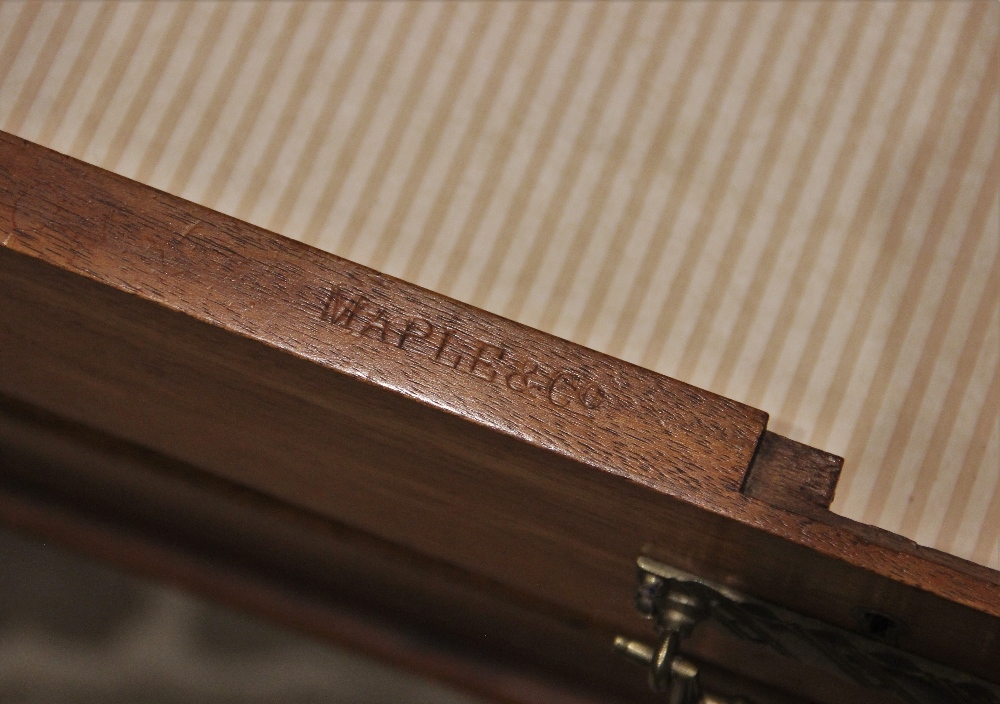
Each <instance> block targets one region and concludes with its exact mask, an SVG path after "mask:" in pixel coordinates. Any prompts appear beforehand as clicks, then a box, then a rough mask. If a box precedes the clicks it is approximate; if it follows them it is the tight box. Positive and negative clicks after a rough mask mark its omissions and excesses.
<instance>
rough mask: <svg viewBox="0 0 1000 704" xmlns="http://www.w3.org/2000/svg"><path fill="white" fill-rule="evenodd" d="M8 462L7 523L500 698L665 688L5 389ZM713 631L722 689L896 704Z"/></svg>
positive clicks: (2, 513) (645, 698)
mask: <svg viewBox="0 0 1000 704" xmlns="http://www.w3.org/2000/svg"><path fill="white" fill-rule="evenodd" d="M0 462H2V464H3V467H4V472H3V473H2V474H0V525H6V526H8V527H10V528H12V529H15V530H18V531H22V532H27V533H30V534H33V535H35V536H38V537H41V538H42V539H44V540H46V541H50V542H53V543H55V544H58V545H64V546H66V547H70V548H73V549H75V550H78V551H81V552H84V553H86V554H89V555H92V556H93V557H96V558H98V559H100V560H102V561H106V562H110V563H112V564H117V565H120V566H123V567H126V568H129V569H131V570H135V571H139V572H141V573H143V574H147V575H150V576H152V577H155V578H157V579H161V580H167V581H169V582H173V583H175V584H179V585H180V586H182V587H185V588H187V589H192V590H195V591H198V592H200V593H203V594H206V595H207V596H210V597H212V598H214V599H216V600H220V601H222V602H224V603H227V604H230V605H232V606H234V607H237V608H241V609H244V610H250V611H252V612H255V613H259V614H261V615H263V616H266V617H268V618H270V619H272V620H276V621H278V622H279V623H282V624H285V625H287V626H290V627H294V628H297V629H300V630H305V631H307V632H310V633H313V634H315V635H317V636H319V637H321V638H324V639H330V640H333V641H335V642H339V643H343V644H345V645H349V646H351V647H354V648H357V649H360V650H363V651H366V652H369V653H371V654H372V655H374V656H377V657H380V658H383V659H388V660H390V661H391V662H394V663H397V664H399V665H401V666H404V667H407V668H409V669H414V670H416V671H418V672H422V673H424V674H426V675H429V676H432V677H437V678H441V679H444V680H446V681H448V682H451V683H452V684H455V685H457V686H462V687H466V688H469V689H471V690H472V691H474V692H476V693H477V694H481V695H485V696H487V697H489V699H490V700H491V701H492V700H496V701H509V702H517V703H518V704H552V703H553V702H564V703H565V704H584V703H586V702H589V703H591V704H597V703H598V702H600V703H601V704H612V703H622V704H623V703H624V702H631V703H633V704H639V703H640V702H650V704H652V703H653V702H656V701H659V697H658V696H657V695H654V694H652V693H650V692H649V691H648V689H647V688H646V685H645V682H644V679H643V678H642V677H637V676H636V675H637V670H636V669H635V668H634V666H632V665H631V664H630V663H628V662H626V661H624V660H622V659H621V658H617V657H608V656H609V642H610V640H611V638H612V637H613V635H614V632H613V631H608V630H606V629H602V628H600V627H595V626H593V625H591V624H588V623H587V622H585V621H582V620H580V619H579V618H578V617H576V616H574V615H573V614H570V613H567V612H565V611H564V610H561V609H559V608H558V607H556V606H554V605H552V604H549V603H545V602H542V601H539V600H526V599H523V598H521V597H519V595H517V594H515V593H513V592H511V591H510V590H508V589H505V588H503V586H502V585H499V584H497V583H495V582H491V581H489V580H484V579H482V578H480V577H477V576H476V575H474V574H470V573H468V572H464V571H462V570H458V569H455V568H454V567H451V566H449V565H446V564H443V563H439V562H435V561H433V560H429V559H427V558H426V557H423V556H421V555H419V554H416V553H414V552H413V551H410V550H408V549H406V548H405V547H403V546H399V545H393V544H390V543H387V542H386V541H383V540H380V539H378V538H375V537H373V536H370V535H368V534H364V533H361V532H359V531H357V530H354V529H352V528H350V527H348V526H345V525H343V524H339V523H337V522H334V521H330V520H328V519H324V518H322V517H319V516H315V515H311V514H308V513H306V512H303V511H302V510H300V509H296V508H294V507H291V506H288V505H287V504H281V503H280V502H276V501H274V500H273V499H270V498H269V497H267V496H264V495H262V494H260V493H258V492H254V491H251V490H246V489H243V488H240V487H237V486H235V485H234V484H232V483H231V482H227V481H225V480H220V479H217V478H214V477H212V476H210V475H207V474H206V473H204V472H201V471H199V470H198V469H196V468H193V467H190V466H185V465H183V464H181V463H178V462H176V461H174V460H171V459H170V458H167V457H164V456H162V455H158V454H156V453H152V452H149V451H147V450H144V449H143V448H139V447H136V446H134V445H130V444H128V443H124V442H122V441H120V440H117V439H115V438H111V437H109V436H107V435H105V434H102V433H99V432H95V431H93V430H91V429H88V428H85V427H83V426H81V425H79V424H73V423H67V422H65V421H63V420H61V419H58V418H56V417H54V416H52V415H51V414H47V413H45V412H43V411H40V410H39V409H35V408H31V407H29V406H26V405H25V404H22V403H19V402H16V401H13V400H11V399H6V398H3V397H0ZM179 517H183V518H182V519H180V518H179ZM708 635H709V638H707V639H705V638H699V640H698V641H691V643H690V645H692V646H693V647H694V649H693V650H692V648H688V647H687V645H686V646H685V649H686V652H687V653H688V655H689V657H694V658H697V659H699V660H702V661H704V660H705V659H706V658H712V657H715V658H718V657H719V655H720V653H719V650H720V648H721V649H724V650H725V652H724V653H723V655H724V657H723V658H722V659H723V661H724V662H725V663H726V666H727V667H726V668H725V669H720V668H718V667H713V666H711V665H708V664H705V665H704V667H703V669H704V670H705V673H704V676H705V678H706V684H707V685H708V686H710V687H711V688H712V689H713V690H714V691H717V692H721V693H731V694H736V693H740V694H743V695H747V696H753V698H754V701H755V702H757V703H758V704H793V703H795V704H802V702H814V703H815V704H836V703H837V702H841V701H847V700H850V701H852V702H854V703H855V704H879V703H882V702H884V696H883V695H884V693H882V692H877V691H875V692H873V691H871V690H865V689H861V688H858V687H857V686H855V685H851V684H849V683H847V682H845V681H843V680H842V679H841V678H839V677H837V676H836V675H834V674H831V673H828V672H823V671H816V670H815V669H814V670H811V671H806V672H793V671H791V670H790V669H789V668H788V667H787V663H785V662H783V661H781V659H780V658H779V657H777V656H772V657H771V658H770V660H771V661H770V662H768V661H766V659H765V662H763V663H762V662H761V660H762V659H761V657H759V656H758V655H757V654H756V653H753V654H751V655H750V656H749V657H748V656H747V654H746V653H744V652H743V651H742V650H741V649H740V648H741V646H742V645H743V644H742V642H739V641H732V640H731V641H730V642H728V643H721V644H720V643H719V642H717V640H718V639H717V638H716V639H714V640H713V639H712V638H711V634H708ZM764 682H767V683H770V684H769V685H766V684H764ZM783 691H784V692H786V693H785V694H782V692H783ZM787 692H795V695H794V696H792V695H790V694H788V693H787Z"/></svg>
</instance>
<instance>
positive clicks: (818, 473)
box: [743, 430, 844, 515]
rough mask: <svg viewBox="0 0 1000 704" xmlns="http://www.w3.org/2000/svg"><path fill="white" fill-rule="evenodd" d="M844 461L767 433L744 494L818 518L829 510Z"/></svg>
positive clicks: (746, 483) (745, 485)
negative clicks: (824, 511) (819, 513)
mask: <svg viewBox="0 0 1000 704" xmlns="http://www.w3.org/2000/svg"><path fill="white" fill-rule="evenodd" d="M843 466H844V460H843V458H841V457H837V456H836V455H831V454H830V453H828V452H822V451H820V450H817V449H815V448H813V447H809V446H808V445H803V444H802V443H800V442H795V441H794V440H789V439H788V438H784V437H782V436H780V435H777V434H776V433H772V432H771V431H769V430H768V431H766V432H765V433H764V437H762V438H761V441H760V445H759V446H758V447H757V455H756V456H755V457H754V462H753V465H752V466H751V467H750V471H748V472H747V474H746V480H745V481H744V482H743V494H744V495H746V496H750V497H753V498H755V499H760V500H761V501H766V502H768V503H769V504H771V505H772V506H777V507H778V508H783V509H787V510H789V511H795V512H796V513H805V514H806V515H816V514H817V513H818V511H817V509H818V510H819V512H821V511H823V510H824V509H827V508H829V507H830V504H831V503H832V502H833V495H834V492H835V491H836V490H837V480H838V479H840V470H841V468H842V467H843Z"/></svg>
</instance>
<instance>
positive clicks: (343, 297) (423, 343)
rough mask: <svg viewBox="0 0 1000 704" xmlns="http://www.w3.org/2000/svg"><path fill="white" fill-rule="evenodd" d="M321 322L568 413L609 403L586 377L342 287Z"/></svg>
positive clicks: (326, 304) (333, 292)
mask: <svg viewBox="0 0 1000 704" xmlns="http://www.w3.org/2000/svg"><path fill="white" fill-rule="evenodd" d="M320 320H323V321H324V322H327V323H330V324H331V325H334V326H336V327H339V328H341V329H343V330H345V331H347V332H350V333H351V334H353V335H355V336H358V337H367V338H370V339H373V340H376V341H378V342H381V343H383V344H385V345H386V348H387V349H388V348H389V347H395V348H397V349H400V350H403V351H404V352H406V353H408V354H411V355H416V356H421V357H424V358H426V359H428V360H429V361H431V362H434V363H435V364H440V365H441V366H444V367H447V368H449V369H452V370H454V371H456V372H458V373H460V374H463V375H466V376H472V377H475V378H476V379H478V380H480V381H481V382H483V383H485V384H498V385H500V386H501V387H504V388H506V389H508V390H510V391H512V392H514V393H516V394H518V395H526V396H529V397H532V398H535V399H538V400H540V401H543V402H546V403H548V404H549V405H552V406H555V407H556V408H560V409H564V410H565V411H568V412H574V413H589V412H593V411H596V410H597V409H599V408H601V406H603V405H604V404H605V402H606V401H607V400H608V394H607V392H606V391H605V389H604V388H603V387H602V386H601V385H600V384H597V383H594V382H592V381H589V380H588V379H587V377H586V375H585V374H584V373H583V372H582V371H574V370H571V369H563V368H559V367H556V366H553V365H548V364H545V363H543V362H540V361H537V360H534V359H528V358H524V357H521V356H519V355H517V354H516V353H515V351H514V349H515V348H514V346H512V345H508V344H505V343H503V342H499V343H493V342H487V341H485V340H480V339H478V338H474V337H471V336H468V335H463V334H462V333H459V332H458V331H456V330H454V329H452V328H450V327H448V326H445V325H441V324H435V323H433V322H431V321H430V320H428V319H427V318H424V317H421V316H408V315H405V314H397V313H392V314H390V313H389V312H388V311H387V310H386V309H385V308H383V307H381V306H378V305H376V304H375V303H373V302H372V301H371V299H369V298H368V297H366V296H365V295H363V294H355V293H350V292H348V291H345V290H344V289H342V288H341V287H340V286H332V287H330V289H329V291H328V292H327V295H326V297H325V299H324V301H323V305H322V307H321V309H320Z"/></svg>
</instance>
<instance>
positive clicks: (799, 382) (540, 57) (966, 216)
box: [0, 1, 1000, 568]
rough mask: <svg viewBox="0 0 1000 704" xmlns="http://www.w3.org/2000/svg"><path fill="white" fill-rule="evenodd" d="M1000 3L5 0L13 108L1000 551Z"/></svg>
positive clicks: (997, 564)
mask: <svg viewBox="0 0 1000 704" xmlns="http://www.w3.org/2000/svg"><path fill="white" fill-rule="evenodd" d="M998 39H1000V5H998V4H996V3H990V2H962V1H955V2H938V3H932V2H912V3H907V2H898V3H897V2H876V3H853V2H836V3H833V2H828V3H820V2H803V3H785V2H762V3H742V2H672V3H671V2H657V3H649V4H641V3H638V4H632V3H624V2H620V3H610V2H600V3H585V2H575V3H572V4H558V3H537V4H518V3H503V4H485V3H472V2H464V3H438V2H434V3H420V4H410V3H388V4H375V3H365V4H362V3H334V2H317V3H311V4H297V3H252V2H241V3H213V2H198V3H193V4H192V3H183V2H162V3H138V2H126V3H100V2H87V3H63V2H41V3H33V2H10V1H4V2H0V129H3V130H6V131H9V132H13V133H15V134H18V135H21V136H23V137H26V138H28V139H31V140H34V141H37V142H40V143H42V144H45V145H47V146H50V147H53V148H54V149H57V150H59V151H63V152H66V153H69V154H71V155H73V156H76V157H79V158H81V159H84V160H86V161H89V162H91V163H94V164H98V165H100V166H103V167H105V168H109V169H112V170H115V171H117V172H119V173H121V174H124V175H126V176H129V177H132V178H135V179H138V180H140V181H143V182H146V183H149V184H152V185H154V186H156V187H158V188H162V189H165V190H167V191H170V192H172V193H176V194H178V195H181V196H184V197H186V198H189V199H191V200H194V201H197V202H199V203H202V204H205V205H208V206H211V207H213V208H217V209H219V210H222V211H224V212H226V213H229V214H232V215H235V216H237V217H240V218H243V219H246V220H249V221H251V222H254V223H256V224H258V225H261V226H264V227H267V228H270V229H272V230H276V231H278V232H281V233H283V234H285V235H288V236H290V237H294V238H297V239H300V240H303V241H305V242H309V243H311V244H314V245H316V246H319V247H322V248H324V249H327V250H329V251H332V252H336V253H337V254H341V255H343V256H346V257H348V258H351V259H353V260H355V261H359V262H361V263H364V264H368V265H370V266H373V267H376V268H378V269H381V270H384V271H386V272H388V273H391V274H394V275H397V276H400V277H402V278H405V279H408V280H410V281H413V282H416V283H418V284H421V285H423V286H427V287H429V288H432V289H435V290H437V291H440V292H442V293H446V294H448V295H451V296H454V297H456V298H459V299H462V300H464V301H468V302H470V303H473V304H475V305H478V306H482V307H485V308H487V309H489V310H492V311H494V312H497V313H500V314H502V315H506V316H509V317H512V318H515V319H517V320H519V321H521V322H524V323H527V324H529V325H533V326H536V327H540V328H542V329H544V330H547V331H549V332H552V333H555V334H557V335H560V336H563V337H568V338H570V339H572V340H575V341H577V342H580V343H582V344H585V345H588V346H591V347H594V348H596V349H599V350H603V351H606V352H609V353H611V354H614V355H618V356H621V357H623V358H625V359H628V360H631V361H634V362H637V363H639V364H642V365H644V366H647V367H650V368H653V369H656V370H658V371H661V372H663V373H666V374H669V375H671V376H674V377H677V378H680V379H683V380H685V381H689V382H691V383H694V384H696V385H698V386H702V387H706V388H709V389H712V390H713V391H717V392H719V393H722V394H725V395H727V396H731V397H733V398H736V399H739V400H742V401H745V402H747V403H749V404H752V405H754V406H757V407H760V408H763V409H765V410H767V411H768V412H769V413H771V427H772V429H774V430H776V431H777V432H780V433H784V434H787V435H790V436H791V437H793V438H795V439H798V440H801V441H804V442H808V443H810V444H813V445H817V446H819V447H822V448H825V449H828V450H830V451H833V452H836V453H840V454H843V455H845V457H846V460H847V461H846V466H845V471H844V475H843V478H842V480H841V484H840V488H839V491H838V494H837V499H836V502H835V504H834V509H835V510H836V511H837V512H839V513H842V514H844V515H847V516H850V517H852V518H857V519H860V520H862V521H865V522H869V523H875V524H877V525H880V526H883V527H885V528H888V529H890V530H894V531H897V532H901V533H903V534H905V535H907V536H909V537H911V538H913V539H915V540H916V541H918V542H920V543H922V544H925V545H931V546H934V547H937V548H940V549H942V550H946V551H949V552H952V553H954V554H956V555H959V556H962V557H966V558H969V559H971V560H974V561H976V562H979V563H981V564H985V565H989V566H991V567H994V568H1000V408H998V406H1000V389H998V384H1000V364H998V361H1000V359H998V357H1000V352H998V349H1000V341H998V335H1000V319H998V315H1000V313H998V304H1000V279H998V272H997V266H998V261H1000V257H998V255H1000V253H998V247H1000V220H998V184H1000V180H998V158H1000V90H998V88H1000V82H998V76H997V71H998V69H1000V60H998V58H1000V57H998V54H997V52H998Z"/></svg>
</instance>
